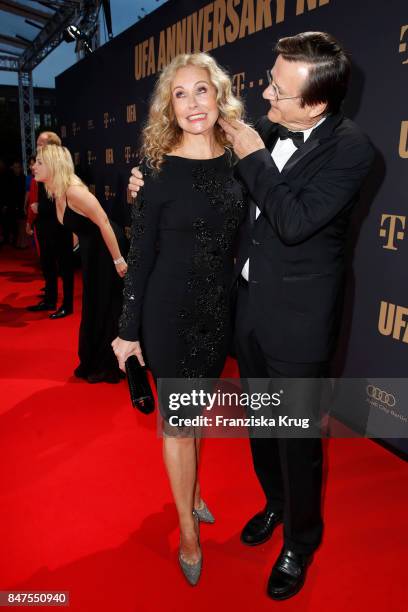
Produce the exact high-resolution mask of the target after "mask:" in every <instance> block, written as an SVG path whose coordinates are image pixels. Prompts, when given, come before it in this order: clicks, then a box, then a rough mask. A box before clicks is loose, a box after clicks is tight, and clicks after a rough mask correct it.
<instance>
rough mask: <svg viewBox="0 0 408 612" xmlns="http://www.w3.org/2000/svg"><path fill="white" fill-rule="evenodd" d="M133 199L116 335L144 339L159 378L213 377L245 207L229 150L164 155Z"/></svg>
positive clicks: (226, 327) (224, 342)
mask: <svg viewBox="0 0 408 612" xmlns="http://www.w3.org/2000/svg"><path fill="white" fill-rule="evenodd" d="M142 170H143V174H144V181H145V184H144V187H143V189H142V190H141V191H140V192H139V194H138V198H137V201H136V204H135V205H134V207H133V211H132V214H133V223H132V239H131V246H130V252H129V257H128V265H129V269H128V273H127V275H126V278H125V289H124V307H123V312H122V316H121V318H120V323H119V336H120V337H121V338H123V339H125V340H139V339H141V341H142V347H143V351H144V357H145V359H146V360H147V364H148V366H149V367H150V369H151V371H152V373H153V375H154V376H155V377H156V378H180V377H185V378H203V377H206V378H210V377H217V376H219V374H220V373H221V371H222V368H223V365H224V363H225V359H226V355H227V350H228V345H229V339H230V331H231V317H230V289H231V279H232V270H233V256H234V247H235V240H236V236H237V229H238V226H239V224H240V222H241V220H242V219H243V217H244V215H245V210H246V204H245V202H244V200H243V196H242V189H241V186H240V185H239V183H238V182H237V181H236V180H235V179H234V178H233V168H232V160H231V156H230V154H229V153H228V152H226V153H225V154H224V155H222V156H221V157H217V158H214V159H208V160H194V159H187V158H183V157H176V156H166V157H165V161H164V163H163V166H162V168H161V170H160V172H158V173H154V172H152V171H151V170H149V169H148V168H147V167H146V166H144V167H143V169H142Z"/></svg>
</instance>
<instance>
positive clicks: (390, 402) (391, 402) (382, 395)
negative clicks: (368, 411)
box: [366, 385, 397, 408]
mask: <svg viewBox="0 0 408 612" xmlns="http://www.w3.org/2000/svg"><path fill="white" fill-rule="evenodd" d="M366 391H367V395H368V397H371V398H373V399H376V400H378V401H379V402H381V403H382V404H386V405H387V406H389V407H390V408H392V407H393V406H395V404H396V403H397V402H396V399H395V396H394V395H392V393H387V392H386V391H383V390H382V389H379V388H378V387H374V385H367V387H366Z"/></svg>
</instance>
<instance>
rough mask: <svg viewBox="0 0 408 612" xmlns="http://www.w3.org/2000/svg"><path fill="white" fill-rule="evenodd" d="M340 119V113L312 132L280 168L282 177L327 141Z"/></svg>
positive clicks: (327, 118)
mask: <svg viewBox="0 0 408 612" xmlns="http://www.w3.org/2000/svg"><path fill="white" fill-rule="evenodd" d="M342 119H343V115H342V114H340V113H339V114H337V115H329V116H328V117H326V119H325V120H324V121H323V123H322V124H321V125H319V126H318V127H317V128H316V129H315V130H313V132H312V133H311V134H310V137H309V138H308V139H307V140H306V142H305V143H304V144H303V145H302V146H301V147H299V149H297V151H295V153H294V154H293V155H292V157H290V158H289V159H288V161H287V162H286V164H285V165H284V167H283V168H282V174H283V175H284V176H285V175H286V174H288V173H289V172H290V171H291V170H293V168H294V167H295V166H296V164H298V163H299V162H300V161H301V160H302V159H303V158H304V157H306V155H309V153H311V152H312V151H313V150H314V149H316V148H317V147H318V146H320V145H321V144H322V143H323V142H324V141H326V140H329V139H330V138H331V137H332V135H333V131H334V129H335V127H337V125H338V124H339V123H340V121H342Z"/></svg>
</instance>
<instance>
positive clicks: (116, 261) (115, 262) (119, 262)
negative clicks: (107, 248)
mask: <svg viewBox="0 0 408 612" xmlns="http://www.w3.org/2000/svg"><path fill="white" fill-rule="evenodd" d="M113 263H114V264H115V266H118V265H119V264H121V263H126V261H125V260H124V258H123V257H118V258H117V259H114V260H113Z"/></svg>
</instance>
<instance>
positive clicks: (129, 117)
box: [126, 104, 136, 123]
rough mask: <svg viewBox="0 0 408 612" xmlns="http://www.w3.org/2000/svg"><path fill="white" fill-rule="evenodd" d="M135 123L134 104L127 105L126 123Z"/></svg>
mask: <svg viewBox="0 0 408 612" xmlns="http://www.w3.org/2000/svg"><path fill="white" fill-rule="evenodd" d="M135 121H136V104H128V106H127V107H126V123H134V122H135Z"/></svg>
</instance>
